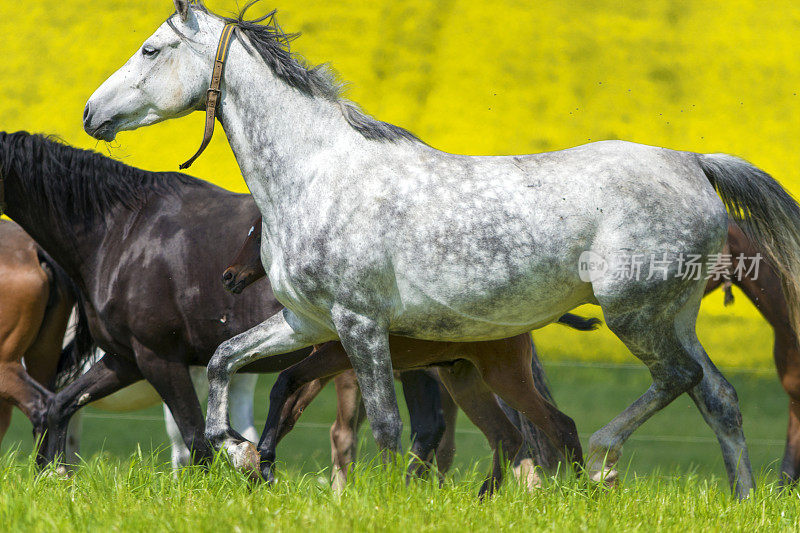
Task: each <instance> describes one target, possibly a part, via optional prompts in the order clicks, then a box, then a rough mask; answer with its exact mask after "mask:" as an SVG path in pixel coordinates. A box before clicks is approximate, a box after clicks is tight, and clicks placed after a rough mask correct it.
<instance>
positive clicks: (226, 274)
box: [222, 270, 233, 281]
mask: <svg viewBox="0 0 800 533" xmlns="http://www.w3.org/2000/svg"><path fill="white" fill-rule="evenodd" d="M231 278H233V274H231V273H230V272H229V271H228V270H226V271H225V272H224V273H223V274H222V281H230V280H231Z"/></svg>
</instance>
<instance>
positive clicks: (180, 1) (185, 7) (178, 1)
mask: <svg viewBox="0 0 800 533" xmlns="http://www.w3.org/2000/svg"><path fill="white" fill-rule="evenodd" d="M172 1H173V3H174V4H175V11H177V12H178V15H180V16H181V21H182V22H186V21H187V20H189V0H172Z"/></svg>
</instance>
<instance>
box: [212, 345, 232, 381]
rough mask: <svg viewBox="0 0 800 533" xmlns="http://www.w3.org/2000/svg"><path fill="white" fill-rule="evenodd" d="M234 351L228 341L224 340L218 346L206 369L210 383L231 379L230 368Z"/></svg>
mask: <svg viewBox="0 0 800 533" xmlns="http://www.w3.org/2000/svg"><path fill="white" fill-rule="evenodd" d="M233 353H234V352H233V349H232V348H231V346H230V344H229V343H228V341H225V342H223V343H222V344H220V345H219V347H217V349H216V351H215V352H214V355H213V356H212V357H211V360H210V361H209V362H208V367H207V369H206V374H207V376H208V381H209V383H211V382H215V381H229V380H230V371H229V370H228V368H229V361H230V359H231V357H232V356H233Z"/></svg>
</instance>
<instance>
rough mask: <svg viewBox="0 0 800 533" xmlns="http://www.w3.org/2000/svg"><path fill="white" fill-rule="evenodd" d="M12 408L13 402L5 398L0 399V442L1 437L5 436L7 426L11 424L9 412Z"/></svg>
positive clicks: (0, 440) (10, 412)
mask: <svg viewBox="0 0 800 533" xmlns="http://www.w3.org/2000/svg"><path fill="white" fill-rule="evenodd" d="M13 409H14V405H13V404H11V403H10V402H7V401H5V400H0V442H2V441H3V437H5V436H6V432H7V431H8V426H10V425H11V414H12V410H13Z"/></svg>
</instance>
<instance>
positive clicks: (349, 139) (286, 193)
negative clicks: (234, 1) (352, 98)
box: [220, 43, 374, 238]
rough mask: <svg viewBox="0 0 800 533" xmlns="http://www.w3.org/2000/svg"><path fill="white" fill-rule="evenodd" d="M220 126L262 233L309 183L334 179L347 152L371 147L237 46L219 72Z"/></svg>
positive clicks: (334, 107)
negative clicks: (222, 80)
mask: <svg viewBox="0 0 800 533" xmlns="http://www.w3.org/2000/svg"><path fill="white" fill-rule="evenodd" d="M220 122H221V123H222V126H223V128H224V129H225V133H226V135H227V137H228V142H229V143H230V146H231V149H232V150H233V153H234V155H235V156H236V160H237V163H238V164H239V168H240V169H241V171H242V175H243V177H244V179H245V181H246V182H247V185H248V187H249V189H250V192H251V193H252V195H253V198H254V199H255V201H256V203H257V204H258V206H259V208H260V210H261V212H262V214H263V215H264V223H265V226H266V227H267V228H268V229H269V228H270V227H274V225H275V224H278V223H279V222H278V220H277V219H276V218H275V217H277V216H279V214H280V213H281V212H282V206H285V205H292V202H293V201H294V199H295V198H296V196H297V195H298V194H300V192H301V191H302V190H303V189H304V188H305V187H306V184H307V183H308V182H309V181H310V180H311V179H313V180H315V181H316V182H317V183H323V182H325V180H331V181H334V180H336V179H337V176H338V173H340V172H341V167H340V165H337V162H340V161H341V160H342V159H343V158H344V157H347V153H348V152H349V153H359V152H360V153H364V152H367V151H370V150H373V149H374V148H370V144H371V143H374V141H369V140H367V139H365V138H364V137H362V136H361V135H360V134H359V133H358V132H356V131H355V130H353V128H351V127H350V126H349V124H348V123H347V122H346V120H345V118H344V117H343V116H342V111H341V109H340V108H339V106H338V104H337V103H336V102H333V101H330V100H326V99H324V98H321V97H310V96H307V95H305V94H303V93H301V92H300V91H299V90H297V89H294V88H292V87H290V86H288V85H287V84H286V83H284V82H283V81H281V80H279V79H278V78H276V77H275V75H274V74H273V73H272V71H271V69H270V68H269V67H268V66H267V65H265V64H264V63H263V61H261V60H260V59H258V58H255V57H252V56H250V55H249V54H248V53H247V52H246V51H245V50H244V48H243V47H242V46H241V45H240V44H239V43H234V45H233V46H232V48H231V53H230V57H229V60H228V64H227V65H226V67H225V83H224V86H223V97H222V101H221V106H220ZM267 238H268V236H267Z"/></svg>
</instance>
